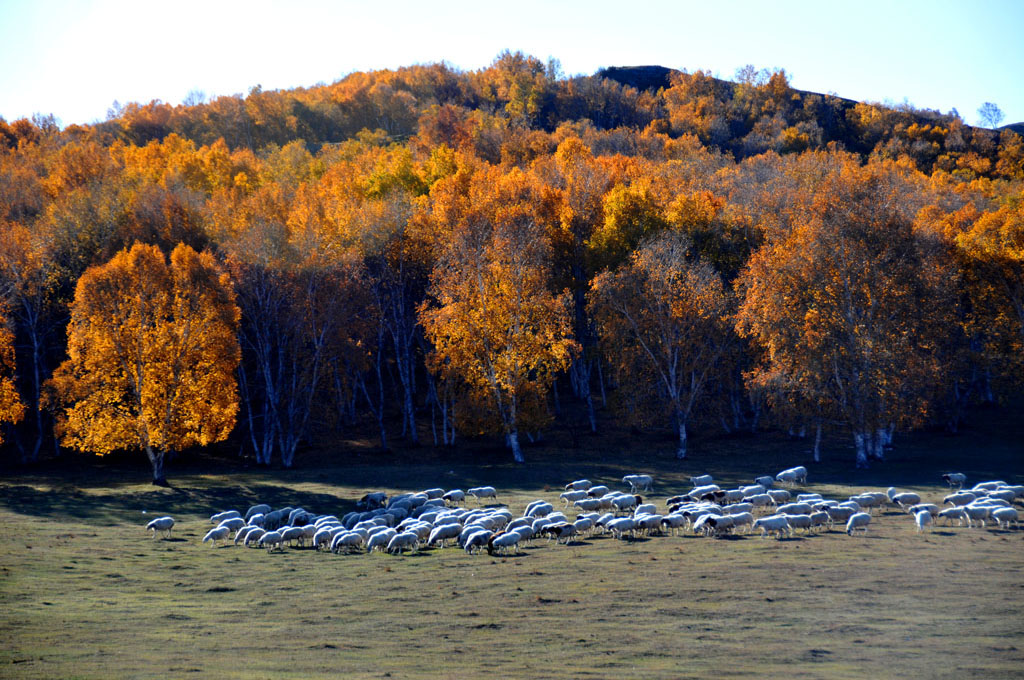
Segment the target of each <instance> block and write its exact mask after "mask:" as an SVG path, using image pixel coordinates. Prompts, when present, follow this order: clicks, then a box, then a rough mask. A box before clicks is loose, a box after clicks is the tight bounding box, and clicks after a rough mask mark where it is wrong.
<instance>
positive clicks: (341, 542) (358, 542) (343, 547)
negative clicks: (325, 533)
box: [331, 531, 365, 554]
mask: <svg viewBox="0 0 1024 680" xmlns="http://www.w3.org/2000/svg"><path fill="white" fill-rule="evenodd" d="M364 540H365V539H364V537H363V536H361V535H360V534H359V533H357V532H355V531H342V532H340V533H338V534H336V535H335V536H334V538H332V539H331V552H332V553H334V554H338V553H341V552H346V553H350V552H352V551H354V550H359V547H360V546H362V545H363V541H364Z"/></svg>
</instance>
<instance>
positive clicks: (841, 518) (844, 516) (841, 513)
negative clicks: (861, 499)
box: [825, 505, 860, 529]
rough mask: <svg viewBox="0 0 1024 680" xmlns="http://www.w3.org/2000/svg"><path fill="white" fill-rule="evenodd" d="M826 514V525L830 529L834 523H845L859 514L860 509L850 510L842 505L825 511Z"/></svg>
mask: <svg viewBox="0 0 1024 680" xmlns="http://www.w3.org/2000/svg"><path fill="white" fill-rule="evenodd" d="M825 512H827V513H828V520H829V522H828V525H829V529H831V528H832V527H833V526H834V525H835V523H836V522H846V521H847V520H849V519H850V518H851V517H853V516H854V515H856V514H857V513H858V512H860V508H850V507H846V506H843V505H836V506H833V507H828V508H826V509H825Z"/></svg>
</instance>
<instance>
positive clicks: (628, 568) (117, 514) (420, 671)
mask: <svg viewBox="0 0 1024 680" xmlns="http://www.w3.org/2000/svg"><path fill="white" fill-rule="evenodd" d="M1018 427H1019V426H1018ZM1020 434H1022V433H1020V432H1017V431H1013V432H1009V433H1007V432H1006V431H1005V427H1004V428H1001V429H1000V431H999V432H998V433H997V432H996V430H995V428H991V427H984V426H981V427H978V428H976V430H975V431H973V432H968V433H966V434H964V435H961V436H959V437H955V438H949V437H943V436H939V435H921V436H918V437H915V438H913V439H906V440H902V441H901V442H900V446H899V448H897V449H896V451H894V452H893V454H892V457H891V460H890V461H889V462H887V463H885V464H880V465H876V466H875V467H874V468H873V469H872V470H870V471H858V472H855V471H853V470H852V468H851V466H850V459H851V458H852V456H851V455H849V454H848V453H846V452H843V450H842V447H843V446H844V445H845V443H843V442H830V446H831V447H832V448H833V449H838V452H837V451H836V450H832V451H831V452H830V453H831V455H830V458H829V462H826V463H822V464H820V465H812V466H810V474H811V479H810V484H809V485H808V486H807V488H808V490H813V491H820V492H822V493H823V494H826V495H831V496H843V497H845V496H848V495H850V494H853V493H856V492H860V491H863V490H868V489H882V490H884V489H885V488H886V487H887V486H889V485H890V484H895V485H897V486H900V487H901V488H905V489H912V490H915V491H918V492H920V493H922V495H923V496H925V497H926V499H928V500H940V499H941V497H942V495H944V494H945V493H947V491H946V490H945V489H944V488H943V487H942V486H941V480H940V479H939V474H941V472H944V471H949V470H951V469H960V470H963V471H964V472H966V473H968V474H969V475H970V478H971V480H972V481H980V480H981V479H982V478H1001V479H1006V481H1008V482H1011V483H1020V482H1022V481H1024V469H1022V466H1024V455H1022V454H1024V447H1022V444H1021V442H1022V438H1021V437H1020V436H1019V435H1020ZM605 444H607V442H605ZM584 445H586V442H584ZM804 448H806V445H805V444H803V443H793V442H789V441H788V440H787V439H786V438H784V437H778V436H775V437H772V436H765V437H758V438H756V439H738V440H721V441H717V442H704V443H703V445H702V446H701V447H699V448H695V451H694V457H693V458H692V459H691V460H689V461H682V462H677V461H673V460H672V459H671V458H670V457H669V456H668V455H666V453H665V452H664V451H667V450H670V443H666V446H665V447H664V451H658V447H657V446H648V445H646V444H645V445H643V446H635V447H633V448H632V449H630V448H629V441H628V437H627V436H626V435H623V440H622V441H615V442H612V443H611V444H610V445H606V446H602V447H601V448H600V450H598V449H594V450H592V451H587V450H586V449H584V450H583V451H579V450H572V449H562V448H559V447H558V446H557V442H554V443H551V444H549V445H548V446H546V447H541V448H536V449H532V450H528V452H527V453H528V456H529V457H530V460H531V462H530V463H529V464H528V465H526V466H515V465H512V464H506V463H505V462H503V460H501V459H499V458H496V457H491V458H487V459H486V461H485V464H483V465H473V464H471V462H470V461H468V460H466V459H465V458H446V457H445V456H444V455H443V454H442V455H433V454H428V453H427V452H425V451H424V452H420V453H417V452H406V453H398V454H395V455H394V456H393V457H392V459H391V460H388V461H384V462H381V461H374V460H373V459H372V458H370V457H369V456H362V457H357V458H355V459H354V460H353V461H350V462H349V463H348V464H344V465H341V464H335V465H330V464H326V463H324V461H319V463H320V464H318V465H317V467H315V468H314V467H304V468H302V469H298V470H290V471H266V470H255V469H247V468H244V467H242V466H240V465H239V464H237V463H233V462H227V461H221V462H220V463H217V464H209V463H207V464H205V465H204V466H203V467H199V466H188V465H186V466H180V465H179V466H178V467H172V468H171V469H169V471H168V474H169V478H170V479H171V482H172V483H173V484H174V486H175V488H173V489H159V488H154V487H151V486H149V485H148V484H146V483H145V482H146V477H145V469H144V468H143V467H141V466H137V465H136V466H133V465H112V464H108V463H102V464H101V463H91V462H78V463H75V464H72V465H70V466H67V467H62V468H61V470H60V471H59V472H47V471H45V470H38V469H37V470H32V471H28V472H25V471H19V472H16V473H15V472H9V473H6V474H4V475H3V476H0V526H3V528H4V534H5V537H4V540H3V541H2V542H0V633H2V637H0V639H2V640H3V643H2V645H0V677H3V678H113V677H118V678H122V677H124V678H166V677H188V676H189V675H191V674H195V676H197V677H216V678H269V677H274V678H290V677H294V678H315V677H328V676H341V677H352V678H381V677H393V678H479V677H480V676H481V673H482V672H489V673H490V674H491V675H492V676H494V677H502V678H504V677H534V678H610V677H626V678H632V677H637V678H641V677H642V678H688V677H694V678H706V677H712V676H713V677H716V678H739V677H752V676H755V675H756V676H757V677H788V678H851V679H852V678H856V679H857V680H862V679H863V678H866V677H868V678H872V677H874V678H890V677H898V676H907V677H920V678H964V677H972V678H1013V677H1024V612H1022V609H1021V604H1022V603H1024V530H1019V531H1018V530H1011V531H1001V530H993V529H984V530H983V529H976V530H968V529H965V528H957V527H952V528H945V527H938V528H936V529H935V530H934V531H932V532H930V533H928V534H925V535H917V534H915V531H914V527H913V523H912V521H911V519H910V518H909V517H908V516H907V515H904V514H902V513H898V512H895V511H889V512H887V513H885V514H883V515H881V516H878V517H876V519H875V520H874V523H873V524H872V526H871V531H870V533H869V534H868V535H867V537H856V538H850V537H848V536H846V534H845V533H841V532H832V533H825V534H821V535H816V536H809V537H798V538H795V539H792V540H784V541H776V540H772V539H769V540H761V539H759V538H756V537H733V538H723V539H706V538H697V537H693V536H685V537H684V536H680V537H652V538H650V539H646V540H636V541H617V540H614V539H611V538H604V537H594V538H588V539H586V540H584V541H580V542H578V543H575V544H573V545H570V546H568V547H566V546H560V545H559V546H555V545H553V544H549V543H547V542H546V541H539V542H537V543H535V544H533V545H531V546H527V547H525V548H524V549H522V550H521V552H520V554H519V555H517V556H514V557H508V558H496V557H490V556H488V555H486V554H484V555H480V556H468V555H466V554H464V553H463V552H462V551H460V550H457V549H446V550H430V551H424V552H423V553H421V554H418V555H412V556H404V557H398V556H389V555H379V554H375V555H365V554H364V555H352V556H334V555H329V554H316V553H314V552H313V551H311V550H302V549H288V550H286V551H285V552H284V553H283V554H267V553H266V552H264V551H261V550H247V549H244V548H236V547H223V548H210V547H209V546H203V545H201V544H200V543H199V541H200V539H201V538H202V536H203V534H204V532H205V531H206V530H208V528H209V526H210V525H209V522H208V516H209V515H210V514H211V513H212V512H214V511H217V510H222V509H225V508H231V507H234V508H239V509H242V510H244V509H245V507H246V506H247V505H248V504H249V503H250V502H255V501H257V500H260V501H265V502H269V503H271V504H273V505H276V506H280V505H284V504H290V505H302V506H303V507H306V508H308V509H310V510H312V511H314V512H332V513H336V514H339V515H340V514H341V513H342V512H345V511H347V510H349V509H351V508H352V507H353V502H354V500H355V499H356V498H358V497H359V496H361V495H362V494H363V493H365V492H366V491H368V490H377V489H386V490H416V489H421V488H426V487H429V486H443V487H446V488H454V487H462V488H465V487H466V486H471V485H474V484H479V483H489V484H493V485H495V486H496V487H498V489H499V494H500V496H499V500H500V501H502V502H503V503H507V504H509V505H510V507H511V508H512V510H513V511H514V512H518V511H521V510H522V508H523V507H524V506H525V504H526V503H527V502H528V501H530V500H532V499H534V498H538V497H542V498H548V499H551V500H556V499H557V494H558V493H559V491H561V488H560V486H561V485H562V484H564V483H565V482H566V481H569V480H570V479H575V478H577V477H582V476H588V477H590V478H591V479H593V480H594V481H595V482H597V481H601V482H605V483H610V484H611V485H613V486H615V487H617V488H621V484H616V482H617V480H618V479H619V478H621V477H622V475H623V474H626V473H629V472H650V473H652V474H654V475H655V477H656V480H657V486H656V489H655V493H654V494H653V496H652V498H653V499H654V500H656V501H661V500H662V499H664V498H665V497H666V496H668V495H670V494H672V493H676V492H678V491H681V490H684V489H686V488H688V485H687V484H686V479H687V478H688V477H689V475H691V474H695V473H703V472H710V473H712V474H714V475H715V477H716V479H719V480H722V482H724V483H727V484H733V483H737V482H747V481H749V480H750V479H751V478H752V477H753V476H754V475H756V474H762V473H764V472H773V471H776V470H777V469H780V468H781V467H783V466H788V465H794V464H798V463H802V462H805V461H806V457H805V455H804V453H803V449H804ZM624 451H628V452H629V453H628V454H625V453H623V452H624ZM584 457H587V458H588V459H589V462H588V463H585V464H584V463H579V462H576V461H579V460H581V459H583V458H584ZM299 463H300V464H302V463H303V461H302V460H300V461H299ZM307 463H308V461H307ZM143 511H145V512H146V514H143ZM158 514H171V515H173V516H174V517H175V518H176V519H177V522H178V524H177V526H176V527H175V530H174V537H173V538H172V539H170V540H152V539H150V538H148V535H147V532H145V530H144V529H143V527H144V525H145V523H146V521H147V520H148V519H149V518H152V517H154V516H156V515H158Z"/></svg>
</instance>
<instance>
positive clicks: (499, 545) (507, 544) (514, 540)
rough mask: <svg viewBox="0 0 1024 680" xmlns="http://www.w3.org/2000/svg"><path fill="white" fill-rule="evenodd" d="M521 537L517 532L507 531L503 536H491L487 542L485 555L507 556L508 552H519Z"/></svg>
mask: <svg viewBox="0 0 1024 680" xmlns="http://www.w3.org/2000/svg"><path fill="white" fill-rule="evenodd" d="M521 540H522V537H521V536H520V535H519V533H518V532H515V531H509V532H506V533H504V534H498V535H497V536H491V537H490V538H489V539H488V540H487V546H486V548H487V554H488V555H496V554H498V553H499V552H500V553H505V554H507V553H508V552H509V551H510V550H513V549H514V550H515V551H516V552H519V541H521Z"/></svg>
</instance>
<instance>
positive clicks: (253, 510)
mask: <svg viewBox="0 0 1024 680" xmlns="http://www.w3.org/2000/svg"><path fill="white" fill-rule="evenodd" d="M268 512H270V506H269V505H267V504H266V503H260V504H259V505H254V506H252V507H250V508H249V509H248V510H246V511H245V521H246V522H248V521H249V520H250V519H252V516H253V515H265V514H267V513H268Z"/></svg>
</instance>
